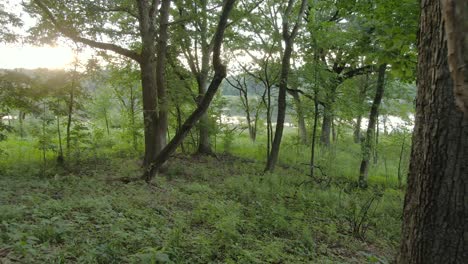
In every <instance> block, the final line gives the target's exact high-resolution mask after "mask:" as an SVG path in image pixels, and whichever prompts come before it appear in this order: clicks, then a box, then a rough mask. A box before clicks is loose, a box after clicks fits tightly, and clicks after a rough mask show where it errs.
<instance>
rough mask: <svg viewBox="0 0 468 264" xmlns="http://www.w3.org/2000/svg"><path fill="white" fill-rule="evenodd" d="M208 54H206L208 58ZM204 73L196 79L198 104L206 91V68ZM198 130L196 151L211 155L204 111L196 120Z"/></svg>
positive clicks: (208, 123) (207, 122)
mask: <svg viewBox="0 0 468 264" xmlns="http://www.w3.org/2000/svg"><path fill="white" fill-rule="evenodd" d="M208 56H209V54H207V55H206V57H207V58H208ZM204 63H206V65H205V66H204V67H208V65H209V64H208V61H207V62H204ZM205 71H206V73H202V74H203V76H201V77H200V79H199V80H198V97H199V104H200V103H201V99H202V98H203V96H204V95H205V93H206V86H207V80H206V79H207V77H208V70H205ZM198 132H199V140H198V149H197V153H198V154H202V155H212V154H213V150H212V148H211V142H210V120H209V117H208V115H207V113H204V114H203V116H202V117H201V118H200V121H199V122H198Z"/></svg>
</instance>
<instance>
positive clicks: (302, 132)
mask: <svg viewBox="0 0 468 264" xmlns="http://www.w3.org/2000/svg"><path fill="white" fill-rule="evenodd" d="M288 92H289V94H291V95H292V97H293V99H294V104H295V106H296V113H297V127H298V129H299V138H300V140H301V143H302V144H304V145H307V142H308V140H307V128H306V124H305V118H304V109H303V107H302V102H301V98H300V97H299V93H298V92H297V91H294V90H291V89H289V90H288Z"/></svg>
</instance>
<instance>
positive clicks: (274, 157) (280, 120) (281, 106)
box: [265, 39, 293, 172]
mask: <svg viewBox="0 0 468 264" xmlns="http://www.w3.org/2000/svg"><path fill="white" fill-rule="evenodd" d="M285 42H286V44H285V45H286V47H285V50H284V55H283V59H282V62H281V81H280V85H279V93H278V114H277V118H276V129H275V137H274V138H273V144H272V145H271V151H270V155H269V157H268V160H267V165H266V168H265V171H269V172H273V170H274V169H275V166H276V162H277V161H278V156H279V150H280V145H281V139H282V137H283V128H284V119H285V117H286V89H287V88H288V75H289V66H290V63H291V62H290V59H291V54H292V44H293V43H292V40H289V39H285Z"/></svg>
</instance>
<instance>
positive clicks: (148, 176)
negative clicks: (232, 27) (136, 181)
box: [142, 0, 236, 182]
mask: <svg viewBox="0 0 468 264" xmlns="http://www.w3.org/2000/svg"><path fill="white" fill-rule="evenodd" d="M235 2H236V0H225V1H224V3H223V9H222V13H221V17H220V19H219V23H218V26H217V28H216V33H215V35H214V38H213V68H214V77H213V79H212V80H211V83H210V85H209V86H208V89H207V91H206V93H205V95H204V96H203V99H202V100H201V102H200V104H199V105H198V106H197V108H196V109H195V111H193V112H192V113H191V114H190V116H189V117H188V118H187V120H185V122H184V124H183V125H182V126H181V128H180V129H179V131H177V133H176V135H175V136H174V137H173V138H172V139H171V141H170V142H169V143H168V144H167V145H166V146H165V147H164V148H163V149H162V150H161V152H160V153H159V154H158V155H157V157H156V159H154V160H153V162H152V163H151V164H150V165H149V166H148V167H147V169H146V171H145V173H144V174H143V177H142V178H143V179H144V180H145V181H146V182H150V181H151V180H152V179H153V178H154V176H155V175H156V173H157V172H158V170H159V169H160V168H161V166H162V165H163V164H164V163H165V162H166V161H167V160H168V159H169V156H170V155H171V154H172V153H174V151H175V150H176V149H177V147H178V146H179V145H180V144H181V143H182V142H183V140H184V139H185V137H186V136H187V135H188V134H189V132H190V130H191V129H192V128H193V126H194V125H195V124H196V123H197V122H198V121H199V120H200V118H201V117H202V116H203V115H204V114H205V113H206V111H207V110H208V107H209V105H210V103H211V101H212V100H213V97H214V96H215V94H216V92H217V91H218V88H219V85H220V84H221V82H222V81H223V79H224V78H225V77H226V66H225V65H224V64H223V63H222V62H221V45H222V42H223V37H224V31H225V30H226V27H227V22H228V18H229V14H230V13H231V11H232V9H233V8H234V4H235Z"/></svg>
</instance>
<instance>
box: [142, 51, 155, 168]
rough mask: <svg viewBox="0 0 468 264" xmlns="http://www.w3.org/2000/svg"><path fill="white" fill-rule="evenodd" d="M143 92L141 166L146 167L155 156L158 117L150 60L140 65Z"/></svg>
mask: <svg viewBox="0 0 468 264" xmlns="http://www.w3.org/2000/svg"><path fill="white" fill-rule="evenodd" d="M140 68H141V83H142V88H143V89H142V91H143V119H144V120H143V121H144V126H145V157H144V162H143V166H144V167H147V166H148V165H149V164H150V163H151V161H152V160H153V159H154V158H156V155H157V149H158V148H157V143H156V142H157V134H156V133H157V131H158V115H157V112H156V109H157V108H156V106H157V95H156V89H155V87H156V72H155V70H154V68H155V67H154V62H151V58H150V57H148V58H147V59H146V58H144V59H143V61H142V62H141V63H140Z"/></svg>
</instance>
